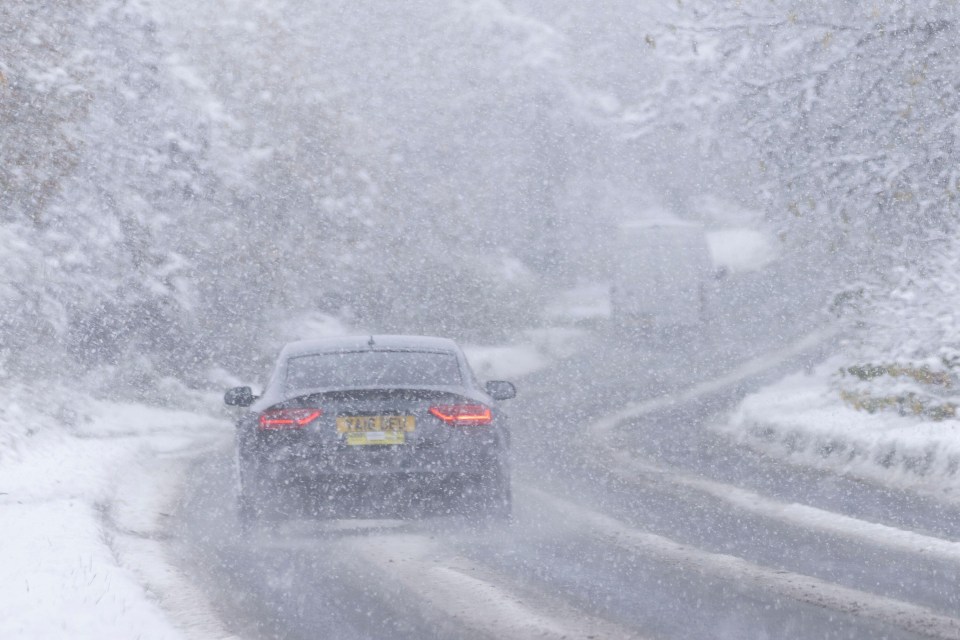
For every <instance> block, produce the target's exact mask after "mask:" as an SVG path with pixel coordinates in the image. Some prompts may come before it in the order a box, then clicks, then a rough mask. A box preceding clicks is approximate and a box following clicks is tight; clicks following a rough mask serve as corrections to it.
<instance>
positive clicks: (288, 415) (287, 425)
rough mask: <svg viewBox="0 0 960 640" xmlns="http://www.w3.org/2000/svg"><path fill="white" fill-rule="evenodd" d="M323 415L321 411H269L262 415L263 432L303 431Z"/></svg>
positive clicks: (261, 428)
mask: <svg viewBox="0 0 960 640" xmlns="http://www.w3.org/2000/svg"><path fill="white" fill-rule="evenodd" d="M321 415H323V411H322V410H321V409H268V410H266V411H264V412H263V413H261V414H260V425H259V427H260V430H261V431H286V430H289V429H303V428H304V427H305V426H307V425H308V424H310V423H311V422H313V421H314V420H316V419H317V418H319V417H320V416H321Z"/></svg>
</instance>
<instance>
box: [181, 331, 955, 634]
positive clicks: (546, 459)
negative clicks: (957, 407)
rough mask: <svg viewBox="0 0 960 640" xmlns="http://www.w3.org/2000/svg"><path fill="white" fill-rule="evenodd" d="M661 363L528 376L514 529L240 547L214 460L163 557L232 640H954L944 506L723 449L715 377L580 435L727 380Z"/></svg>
mask: <svg viewBox="0 0 960 640" xmlns="http://www.w3.org/2000/svg"><path fill="white" fill-rule="evenodd" d="M759 347H760V345H758V348H759ZM670 353H671V356H670V357H669V358H667V357H666V353H665V352H663V351H658V350H657V349H646V350H642V352H638V351H637V350H636V349H629V350H627V349H624V348H623V345H614V344H610V343H608V342H604V341H602V340H601V341H598V343H597V344H596V345H595V348H594V349H591V350H590V351H589V353H582V354H580V355H578V356H574V357H573V358H571V359H569V360H567V361H564V362H562V363H560V364H559V365H558V366H556V367H553V368H551V369H548V370H544V371H541V372H540V373H537V374H534V375H532V376H529V377H528V378H527V379H525V380H524V381H523V387H522V394H521V396H520V397H518V399H517V400H516V402H515V404H514V405H512V407H511V412H512V415H513V417H514V424H515V427H514V440H515V492H516V496H517V497H516V499H517V504H516V518H515V522H514V523H513V524H512V525H510V526H507V525H497V524H490V523H480V522H476V521H474V520H471V519H468V518H457V517H426V518H411V519H392V518H391V517H390V516H393V515H395V514H371V519H370V520H329V521H320V522H311V521H296V522H291V523H286V524H284V525H281V526H279V527H277V528H276V529H272V530H260V531H258V532H256V533H255V534H254V535H253V536H252V537H251V538H249V539H242V538H241V537H239V536H238V535H237V533H236V526H235V520H234V513H233V507H232V505H231V498H232V475H231V466H230V463H231V452H230V449H229V447H227V446H225V447H224V448H223V449H222V450H220V451H218V452H217V453H215V454H212V455H208V456H205V457H202V458H200V459H199V462H198V463H197V464H196V466H195V467H194V469H193V472H192V474H191V477H190V481H189V483H188V485H187V486H188V487H189V490H188V495H187V499H186V501H185V503H184V506H183V508H182V510H181V512H180V514H179V520H178V524H177V526H176V527H174V531H175V535H174V542H173V544H174V545H175V549H176V553H177V555H178V556H179V557H180V558H181V559H182V561H183V566H185V567H189V568H190V569H191V572H192V573H193V575H194V577H195V578H196V579H197V580H198V581H199V582H200V583H201V586H203V587H204V588H205V590H206V591H207V593H208V594H209V595H210V597H211V598H212V599H213V600H214V602H215V603H216V605H217V607H218V609H219V612H220V615H221V616H222V618H223V619H224V620H225V621H226V622H227V626H228V627H229V628H230V629H231V631H232V632H234V633H236V634H237V635H238V636H240V637H242V638H248V637H249V638H257V637H284V638H316V637H325V638H387V637H389V638H428V637H478V638H480V637H489V638H493V637H496V638H530V637H541V638H561V637H566V638H589V637H593V638H625V637H629V638H704V637H721V638H744V637H750V638H763V637H771V638H788V637H790V638H792V637H798V638H851V637H852V638H880V637H890V638H912V637H935V638H960V597H958V594H957V592H956V589H955V585H956V583H957V580H958V577H960V544H957V543H954V542H952V540H953V539H954V538H957V537H958V535H957V532H960V509H957V508H955V507H950V506H946V505H942V504H938V503H935V502H933V501H930V500H926V499H923V498H921V497H918V496H916V495H913V494H907V493H898V492H894V491H890V490H886V489H880V488H878V487H873V486H870V485H865V484H862V483H859V482H854V481H849V480H845V479H842V478H838V477H835V476H831V475H827V474H824V473H820V472H816V473H814V472H809V471H804V470H801V469H795V468H789V467H784V466H782V465H777V464H775V463H773V462H771V461H766V460H763V459H760V458H758V457H757V455H756V454H754V453H752V452H750V451H749V450H746V449H743V448H739V447H736V446H733V445H731V444H729V443H727V442H726V441H725V440H723V439H722V438H721V437H720V436H717V435H715V434H714V433H713V432H712V431H710V430H709V429H707V428H706V422H705V421H706V420H708V419H709V418H710V417H711V416H712V415H714V413H715V411H716V409H717V408H718V403H720V401H721V400H724V399H726V398H728V397H729V396H730V394H731V393H733V392H734V391H732V388H731V387H730V386H726V387H725V386H724V385H722V384H716V385H714V386H713V387H710V386H709V385H707V386H701V390H702V391H703V393H689V387H686V388H687V390H688V393H687V395H686V396H685V397H684V400H683V402H679V403H677V404H675V405H669V404H663V405H648V406H650V407H651V410H650V411H647V412H643V411H638V412H634V416H633V417H632V418H629V419H626V420H625V421H624V422H622V423H621V424H620V425H619V426H618V428H616V429H609V430H606V432H604V433H599V432H598V430H597V429H591V428H590V426H591V425H596V424H597V422H598V420H600V419H601V418H602V417H603V416H608V415H610V414H612V413H614V412H615V411H616V410H619V409H621V408H622V407H623V406H625V405H627V404H628V403H629V402H631V401H633V402H638V401H639V402H642V401H644V400H649V399H652V398H657V397H663V396H664V394H672V395H673V396H674V397H680V396H681V395H682V394H683V390H682V389H681V387H680V386H679V381H680V380H687V381H690V380H691V378H693V379H694V380H700V381H701V382H703V381H716V380H718V379H720V378H721V376H722V374H723V373H725V371H723V368H724V367H723V365H722V364H720V363H719V362H718V359H717V358H716V357H712V356H715V354H707V353H701V352H697V351H696V350H691V351H690V352H689V353H687V354H686V355H680V356H679V361H678V355H677V352H676V351H671V352H670ZM784 366H787V367H789V366H796V360H793V361H792V362H789V363H786V364H785V365H784ZM729 368H731V367H728V369H729ZM691 371H693V372H695V375H694V376H691V373H690V372H691ZM604 372H607V373H606V374H605V373H604ZM760 378H762V374H760V373H759V372H757V373H755V374H754V377H753V379H754V380H756V379H760ZM733 387H735V388H736V389H740V390H741V391H742V388H743V387H744V385H742V384H735V385H733ZM641 406H643V405H641Z"/></svg>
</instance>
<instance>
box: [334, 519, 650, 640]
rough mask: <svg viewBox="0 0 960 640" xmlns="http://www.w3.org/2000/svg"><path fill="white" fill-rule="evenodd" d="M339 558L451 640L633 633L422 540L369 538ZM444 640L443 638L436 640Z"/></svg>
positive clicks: (351, 544) (600, 636)
mask: <svg viewBox="0 0 960 640" xmlns="http://www.w3.org/2000/svg"><path fill="white" fill-rule="evenodd" d="M343 552H344V553H343V557H344V558H348V559H349V561H350V562H354V563H360V564H366V565H368V566H370V567H372V568H373V569H374V570H375V575H376V577H377V578H378V579H379V580H381V581H382V582H381V584H380V588H383V587H388V588H390V589H392V590H393V591H395V592H400V593H403V594H405V595H407V596H410V595H413V596H414V597H415V599H416V601H417V604H418V605H419V606H420V608H422V609H423V614H424V615H426V616H428V617H432V618H435V622H436V623H437V624H438V625H439V626H441V627H443V628H445V629H446V630H447V631H449V632H450V637H482V638H497V639H504V638H518V639H520V638H523V639H525V638H543V639H556V640H561V639H566V640H573V639H575V638H583V639H588V638H589V639H595V640H601V639H614V638H641V637H642V636H639V635H638V634H637V633H636V632H633V631H630V630H627V629H624V628H622V627H619V626H617V625H615V624H614V623H611V622H608V621H606V620H602V619H600V618H596V617H593V616H590V615H588V614H586V613H584V612H583V611H581V610H578V609H575V608H573V607H571V606H569V605H566V604H564V603H563V602H560V601H559V600H557V599H556V598H554V597H552V596H548V595H545V594H542V593H534V592H533V591H532V590H531V589H530V588H529V587H526V586H524V585H519V584H515V583H512V581H511V580H509V579H508V578H506V577H505V576H502V575H498V574H496V573H494V572H492V571H490V570H488V569H486V568H483V567H481V566H478V565H477V564H476V563H473V562H471V561H467V560H465V559H463V558H461V557H458V556H449V555H445V554H443V553H442V551H441V549H440V547H439V545H437V544H436V543H434V542H432V541H431V540H430V539H429V538H428V537H426V536H423V535H415V534H408V535H400V536H370V537H367V538H364V539H363V540H349V541H345V542H344V543H343ZM440 635H443V634H440Z"/></svg>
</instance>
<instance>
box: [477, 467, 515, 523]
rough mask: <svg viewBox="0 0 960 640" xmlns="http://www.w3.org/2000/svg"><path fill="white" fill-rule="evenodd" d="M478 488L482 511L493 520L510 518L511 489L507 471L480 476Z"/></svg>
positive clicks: (511, 506)
mask: <svg viewBox="0 0 960 640" xmlns="http://www.w3.org/2000/svg"><path fill="white" fill-rule="evenodd" d="M479 489H480V490H479V491H478V494H479V498H480V508H481V510H482V513H483V514H484V515H485V516H487V517H488V518H491V519H493V520H498V521H507V520H510V517H511V515H512V513H513V491H512V489H511V487H510V475H509V473H506V472H504V471H497V472H495V473H493V474H491V475H489V476H483V477H481V479H480V487H479Z"/></svg>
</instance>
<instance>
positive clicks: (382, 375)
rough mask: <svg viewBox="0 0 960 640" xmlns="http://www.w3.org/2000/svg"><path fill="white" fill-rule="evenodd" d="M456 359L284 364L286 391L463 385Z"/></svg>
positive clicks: (334, 355) (344, 358)
mask: <svg viewBox="0 0 960 640" xmlns="http://www.w3.org/2000/svg"><path fill="white" fill-rule="evenodd" d="M462 382H463V381H462V379H461V376H460V366H459V364H458V362H457V357H456V355H454V354H452V353H442V352H436V351H346V352H330V353H317V354H311V355H307V356H297V357H295V358H290V359H289V360H288V361H287V378H286V380H285V383H284V387H285V389H286V391H288V392H290V391H296V390H301V389H323V388H347V387H373V386H398V387H406V386H416V385H430V386H449V385H460V384H462Z"/></svg>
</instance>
